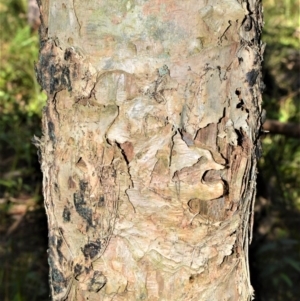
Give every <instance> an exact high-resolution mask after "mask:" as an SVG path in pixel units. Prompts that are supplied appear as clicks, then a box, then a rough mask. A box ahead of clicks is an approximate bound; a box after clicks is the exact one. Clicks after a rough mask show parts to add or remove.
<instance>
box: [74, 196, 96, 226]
mask: <svg viewBox="0 0 300 301" xmlns="http://www.w3.org/2000/svg"><path fill="white" fill-rule="evenodd" d="M73 197H74V205H75V210H76V211H77V213H78V214H79V215H80V216H81V217H82V218H83V219H84V220H86V222H87V223H88V225H89V226H91V227H93V213H92V209H90V208H88V206H87V204H86V202H85V200H84V196H83V194H82V193H80V192H77V193H74V195H73Z"/></svg>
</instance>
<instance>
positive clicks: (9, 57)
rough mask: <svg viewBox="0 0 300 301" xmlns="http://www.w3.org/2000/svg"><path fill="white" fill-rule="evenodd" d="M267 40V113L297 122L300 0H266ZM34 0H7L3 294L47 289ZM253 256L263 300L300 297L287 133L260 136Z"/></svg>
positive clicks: (297, 212)
mask: <svg viewBox="0 0 300 301" xmlns="http://www.w3.org/2000/svg"><path fill="white" fill-rule="evenodd" d="M263 4H264V11H265V29H264V35H263V40H264V42H266V43H267V47H266V52H265V62H264V81H265V84H266V91H265V93H264V97H263V98H264V108H265V109H266V111H267V118H271V119H276V120H279V121H281V122H287V121H290V122H299V121H300V111H299V105H300V102H299V90H300V78H299V71H300V57H299V37H300V26H299V2H298V1H297V0H283V1H276V0H263ZM26 10H27V1H25V0H4V1H3V3H1V4H0V20H1V28H0V32H1V70H0V300H4V301H27V300H28V301H29V300H30V301H35V300H39V301H43V300H49V297H48V282H47V277H48V275H47V274H48V264H47V254H46V249H47V225H46V216H45V213H44V210H43V203H42V193H41V181H42V180H41V173H40V168H39V164H38V159H37V155H36V149H35V147H34V146H33V145H32V143H31V139H32V137H33V135H36V136H40V135H41V121H40V118H41V111H42V107H43V105H44V103H45V100H46V97H45V95H44V94H43V93H42V92H41V91H40V87H39V86H38V84H37V82H36V79H35V74H34V68H33V66H34V61H35V60H37V57H38V46H39V45H38V44H39V43H38V35H37V32H36V31H34V30H33V29H31V28H30V26H29V25H28V21H27V16H26ZM263 149H264V153H263V158H262V159H261V160H260V163H259V178H258V196H257V202H256V222H255V229H254V231H255V232H254V241H253V243H252V246H251V254H250V256H251V257H250V263H251V275H252V283H253V285H254V288H255V290H256V300H259V301H273V300H274V301H277V300H278V301H285V300H292V301H293V300H295V301H296V300H300V290H299V283H300V190H299V186H300V185H299V184H300V171H299V170H300V169H299V165H300V164H299V163H300V162H299V161H300V146H299V139H295V138H287V137H285V136H281V135H267V136H265V137H264V138H263Z"/></svg>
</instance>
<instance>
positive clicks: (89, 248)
mask: <svg viewBox="0 0 300 301" xmlns="http://www.w3.org/2000/svg"><path fill="white" fill-rule="evenodd" d="M40 8H41V18H42V26H41V30H40V36H41V47H40V57H39V62H38V63H37V65H36V72H37V77H38V80H39V82H40V84H41V86H42V88H43V89H44V90H45V91H46V92H47V94H48V101H47V105H46V107H45V109H44V111H43V136H42V138H41V139H37V138H36V139H35V143H36V144H37V145H38V146H39V149H40V153H41V167H42V171H43V176H44V178H43V189H44V199H45V207H46V212H47V216H48V227H49V251H48V254H49V266H50V287H51V294H52V299H53V300H55V301H58V300H76V301H78V300H90V301H96V300H115V301H116V300H126V301H128V300H133V301H135V300H205V301H208V300H212V301H216V300H218V301H219V300H231V301H233V300H250V299H251V298H252V295H253V290H252V287H251V284H250V280H249V267H248V244H249V241H250V240H251V233H252V223H253V200H254V197H255V180H256V161H257V157H258V155H259V153H260V146H259V140H258V138H259V131H260V128H261V87H262V86H263V84H262V83H261V76H260V68H261V61H262V52H263V50H262V48H263V47H262V44H261V42H260V32H261V26H262V16H261V5H260V1H259V0H248V1H236V0H222V1H221V0H220V1H218V0H203V1H202V0H187V1H182V0H128V1H127V0H118V1H117V0H110V1H76V0H72V1H67V0H51V1H41V3H40Z"/></svg>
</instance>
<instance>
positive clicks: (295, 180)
mask: <svg viewBox="0 0 300 301" xmlns="http://www.w3.org/2000/svg"><path fill="white" fill-rule="evenodd" d="M263 6H264V19H265V27H264V32H263V41H264V42H266V43H267V46H266V51H265V55H264V60H265V61H264V64H263V73H264V82H265V84H266V90H265V93H264V94H263V100H264V103H263V107H264V108H265V109H266V111H267V118H269V119H276V120H279V121H281V122H295V123H299V122H300V110H299V107H300V100H299V95H300V93H299V92H300V76H299V74H300V55H299V38H300V24H299V1H298V0H284V1H276V0H263ZM262 142H263V157H262V158H261V160H260V162H259V176H258V197H257V201H256V203H257V205H256V216H255V232H254V241H253V243H252V246H251V251H250V264H251V267H252V271H251V274H252V275H251V276H252V283H253V285H254V288H255V290H256V300H259V301H285V300H290V301H293V300H295V301H296V300H300V290H299V283H300V168H299V167H300V137H299V139H295V138H288V137H286V136H282V135H267V136H266V137H265V138H263V140H262Z"/></svg>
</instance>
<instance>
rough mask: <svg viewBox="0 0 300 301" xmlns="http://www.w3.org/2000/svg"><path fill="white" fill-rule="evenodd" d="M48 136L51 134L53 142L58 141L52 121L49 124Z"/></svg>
mask: <svg viewBox="0 0 300 301" xmlns="http://www.w3.org/2000/svg"><path fill="white" fill-rule="evenodd" d="M48 134H49V137H50V139H51V141H52V142H55V141H56V137H55V127H54V123H53V122H52V121H49V122H48Z"/></svg>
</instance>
